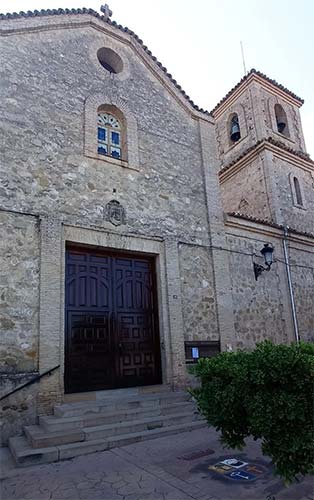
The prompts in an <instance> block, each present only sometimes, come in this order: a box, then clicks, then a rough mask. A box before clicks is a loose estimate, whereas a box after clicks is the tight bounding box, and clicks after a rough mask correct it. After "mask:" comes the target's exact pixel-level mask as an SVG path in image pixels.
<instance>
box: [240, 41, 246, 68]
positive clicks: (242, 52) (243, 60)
mask: <svg viewBox="0 0 314 500" xmlns="http://www.w3.org/2000/svg"><path fill="white" fill-rule="evenodd" d="M240 45H241V54H242V62H243V68H244V75H246V66H245V59H244V51H243V44H242V41H240Z"/></svg>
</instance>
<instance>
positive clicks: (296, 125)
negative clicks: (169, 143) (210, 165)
mask: <svg viewBox="0 0 314 500" xmlns="http://www.w3.org/2000/svg"><path fill="white" fill-rule="evenodd" d="M302 104H303V100H302V99H301V98H300V97H298V96H297V95H295V94H294V93H293V92H291V91H290V90H288V89H286V88H285V87H283V86H282V85H280V84H278V83H277V82H276V81H274V80H271V79H270V78H268V77H267V76H265V75H264V74H262V73H260V72H259V71H256V70H255V69H252V70H251V71H250V72H249V73H248V74H247V75H246V76H245V77H244V78H242V80H241V81H240V82H239V83H238V84H237V85H236V86H235V87H234V88H233V89H232V90H231V91H230V92H229V93H228V94H227V95H226V96H225V97H224V98H223V99H222V100H221V101H220V102H219V103H218V104H217V106H216V107H215V108H214V110H213V111H212V115H213V117H214V119H215V122H216V139H217V145H218V154H219V158H220V162H221V169H220V172H219V180H220V187H221V193H222V200H223V207H224V211H225V212H227V213H234V212H237V213H241V214H243V215H246V216H250V217H254V218H257V219H263V220H268V221H270V222H274V223H277V224H282V225H288V226H291V227H295V228H299V229H300V230H302V231H311V232H314V217H313V213H314V162H313V161H312V160H311V159H310V157H309V155H308V154H307V153H306V148H305V142H304V136H303V131H302V124H301V117H300V112H299V108H300V107H301V106H302Z"/></svg>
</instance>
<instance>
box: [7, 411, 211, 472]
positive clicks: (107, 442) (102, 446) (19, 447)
mask: <svg viewBox="0 0 314 500" xmlns="http://www.w3.org/2000/svg"><path fill="white" fill-rule="evenodd" d="M204 426H206V422H205V421H204V420H196V421H192V422H189V423H181V424H178V425H169V426H166V427H162V428H158V429H153V430H143V431H140V432H133V433H125V434H120V435H118V436H112V437H109V438H106V439H98V440H97V439H96V440H90V441H82V442H76V443H69V444H61V445H58V446H49V447H44V448H36V449H34V448H32V447H31V446H30V444H29V443H28V441H27V440H26V438H25V437H15V438H10V439H9V447H10V450H11V452H12V455H13V457H14V459H15V461H16V463H17V464H18V465H19V466H27V465H34V464H43V463H49V462H56V461H58V460H65V459H68V458H73V457H76V456H80V455H85V454H88V453H94V452H96V451H104V450H108V449H111V448H115V447H119V446H126V445H128V444H132V443H136V442H139V441H144V440H147V439H155V438H158V437H163V436H168V435H172V434H177V433H180V432H185V431H189V430H194V429H199V428H201V427H204Z"/></svg>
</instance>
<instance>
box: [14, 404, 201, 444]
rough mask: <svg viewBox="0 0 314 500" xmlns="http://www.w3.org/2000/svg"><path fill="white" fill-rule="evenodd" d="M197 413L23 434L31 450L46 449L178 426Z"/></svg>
mask: <svg viewBox="0 0 314 500" xmlns="http://www.w3.org/2000/svg"><path fill="white" fill-rule="evenodd" d="M199 418H200V417H199V415H198V414H197V413H193V412H191V411H189V412H187V413H179V414H177V413H175V414H173V415H160V416H154V417H148V418H142V419H139V420H135V421H134V420H129V421H123V422H120V423H111V424H105V425H97V426H93V427H83V428H81V429H79V428H78V429H73V430H63V431H61V432H47V431H46V430H45V429H43V428H42V427H40V426H39V425H32V426H26V427H24V432H25V435H26V438H27V440H28V442H29V444H30V445H31V446H32V447H33V448H46V447H49V446H57V445H62V444H68V443H75V442H81V441H93V440H98V439H105V438H109V437H112V436H117V435H119V434H129V433H134V432H139V431H144V430H152V429H156V428H162V427H167V426H170V425H179V424H183V423H189V422H192V421H195V420H198V419H199Z"/></svg>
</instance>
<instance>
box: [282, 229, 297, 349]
mask: <svg viewBox="0 0 314 500" xmlns="http://www.w3.org/2000/svg"><path fill="white" fill-rule="evenodd" d="M288 230H289V227H288V226H285V227H284V230H283V240H282V243H283V251H284V256H285V264H286V270H287V277H288V286H289V295H290V302H291V310H292V318H293V326H294V334H295V340H296V343H297V344H299V343H300V336H299V328H298V321H297V312H296V308H295V301H294V294H293V288H292V280H291V272H290V264H289V256H288V247H287V236H288Z"/></svg>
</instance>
